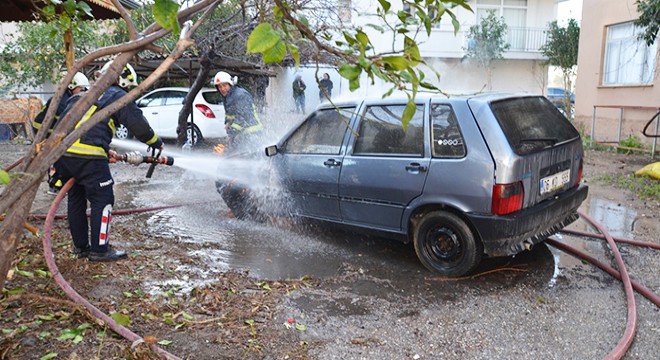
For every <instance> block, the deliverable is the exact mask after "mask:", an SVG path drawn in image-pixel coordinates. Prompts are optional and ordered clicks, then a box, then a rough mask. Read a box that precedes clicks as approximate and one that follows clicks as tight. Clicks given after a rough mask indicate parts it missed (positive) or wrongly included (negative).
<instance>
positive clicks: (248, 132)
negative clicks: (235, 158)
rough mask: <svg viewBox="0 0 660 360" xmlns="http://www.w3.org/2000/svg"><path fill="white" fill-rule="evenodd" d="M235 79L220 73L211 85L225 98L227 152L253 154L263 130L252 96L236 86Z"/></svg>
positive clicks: (225, 73) (222, 72)
mask: <svg viewBox="0 0 660 360" xmlns="http://www.w3.org/2000/svg"><path fill="white" fill-rule="evenodd" d="M237 80H238V79H237V78H236V77H233V78H232V77H231V75H229V74H228V73H227V72H225V71H220V72H218V73H217V74H215V77H214V78H213V85H214V86H215V88H216V89H217V90H218V91H219V92H220V93H221V94H222V96H224V97H225V101H224V106H225V129H226V130H227V137H228V138H229V141H228V150H229V151H231V152H253V151H254V150H255V149H254V147H255V146H257V144H256V140H257V137H258V135H259V134H260V133H261V131H262V130H263V126H262V125H261V121H259V116H258V115H257V109H256V107H255V106H254V101H253V100H252V95H250V93H249V92H247V90H245V89H243V88H242V87H239V86H236V82H237Z"/></svg>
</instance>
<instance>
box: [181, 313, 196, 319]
mask: <svg viewBox="0 0 660 360" xmlns="http://www.w3.org/2000/svg"><path fill="white" fill-rule="evenodd" d="M181 316H183V318H184V319H186V320H192V319H194V318H193V317H192V316H191V315H188V314H186V313H185V312H184V313H183V314H181Z"/></svg>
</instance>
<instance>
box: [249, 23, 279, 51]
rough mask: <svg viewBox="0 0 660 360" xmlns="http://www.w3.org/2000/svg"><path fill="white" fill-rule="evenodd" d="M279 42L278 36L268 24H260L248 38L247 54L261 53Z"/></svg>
mask: <svg viewBox="0 0 660 360" xmlns="http://www.w3.org/2000/svg"><path fill="white" fill-rule="evenodd" d="M281 40H282V39H281V37H280V34H279V33H278V32H277V31H275V29H273V27H272V26H271V25H270V24H269V23H261V24H259V25H258V26H257V27H256V28H254V30H252V33H251V34H250V37H248V41H247V52H248V54H252V53H263V52H265V51H267V50H269V49H271V48H273V47H275V46H277V44H278V42H280V41H281Z"/></svg>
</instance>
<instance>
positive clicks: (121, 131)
mask: <svg viewBox="0 0 660 360" xmlns="http://www.w3.org/2000/svg"><path fill="white" fill-rule="evenodd" d="M115 137H116V138H117V139H120V140H126V139H130V138H132V137H133V136H132V135H131V132H130V131H129V130H128V128H127V127H126V126H124V124H119V126H117V129H115Z"/></svg>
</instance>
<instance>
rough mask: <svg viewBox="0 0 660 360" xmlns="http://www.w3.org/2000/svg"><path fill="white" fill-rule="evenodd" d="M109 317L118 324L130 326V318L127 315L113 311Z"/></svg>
mask: <svg viewBox="0 0 660 360" xmlns="http://www.w3.org/2000/svg"><path fill="white" fill-rule="evenodd" d="M110 317H111V318H112V320H114V321H115V322H116V323H117V324H119V325H123V326H131V318H130V317H128V316H127V315H124V314H122V313H118V312H115V313H113V314H112V315H110Z"/></svg>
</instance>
